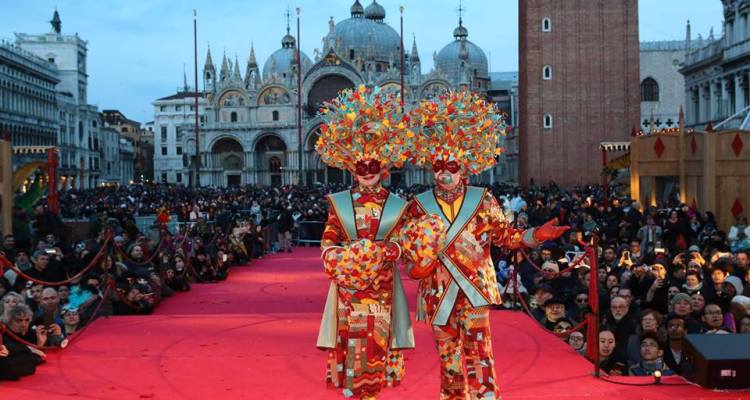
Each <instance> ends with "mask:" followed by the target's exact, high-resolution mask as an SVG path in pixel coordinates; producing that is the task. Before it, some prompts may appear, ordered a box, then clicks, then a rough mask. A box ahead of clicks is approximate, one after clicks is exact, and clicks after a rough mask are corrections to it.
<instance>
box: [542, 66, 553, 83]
mask: <svg viewBox="0 0 750 400" xmlns="http://www.w3.org/2000/svg"><path fill="white" fill-rule="evenodd" d="M542 79H544V80H545V81H548V80H551V79H552V66H551V65H545V66H544V67H543V68H542Z"/></svg>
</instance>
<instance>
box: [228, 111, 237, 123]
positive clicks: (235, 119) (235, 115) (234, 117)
mask: <svg viewBox="0 0 750 400" xmlns="http://www.w3.org/2000/svg"><path fill="white" fill-rule="evenodd" d="M229 120H230V121H231V122H237V113H236V112H234V111H232V113H231V114H229Z"/></svg>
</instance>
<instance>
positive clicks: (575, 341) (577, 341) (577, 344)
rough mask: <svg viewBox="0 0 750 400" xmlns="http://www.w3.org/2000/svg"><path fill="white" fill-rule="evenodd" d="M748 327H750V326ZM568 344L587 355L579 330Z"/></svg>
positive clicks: (584, 342) (573, 334)
mask: <svg viewBox="0 0 750 400" xmlns="http://www.w3.org/2000/svg"><path fill="white" fill-rule="evenodd" d="M748 328H749V329H750V327H748ZM568 344H569V345H570V347H572V348H573V350H575V351H576V352H578V354H580V355H582V356H585V355H586V340H585V339H584V337H583V333H581V332H578V331H573V332H570V335H568Z"/></svg>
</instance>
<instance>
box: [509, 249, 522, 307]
mask: <svg viewBox="0 0 750 400" xmlns="http://www.w3.org/2000/svg"><path fill="white" fill-rule="evenodd" d="M521 260H523V256H519V254H518V252H516V256H515V260H513V261H514V263H513V277H512V279H513V304H512V305H511V308H510V309H511V310H513V311H515V310H516V303H518V302H519V299H518V297H519V294H518V268H519V267H520V266H521V262H520V261H521ZM519 307H520V306H519Z"/></svg>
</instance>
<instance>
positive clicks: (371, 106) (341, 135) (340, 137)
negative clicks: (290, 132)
mask: <svg viewBox="0 0 750 400" xmlns="http://www.w3.org/2000/svg"><path fill="white" fill-rule="evenodd" d="M400 109H401V107H400V103H399V97H398V96H397V95H395V94H394V93H390V92H383V91H381V89H380V87H377V86H376V87H374V88H372V89H368V88H366V87H365V86H360V87H359V88H357V89H346V90H342V91H341V92H340V93H339V96H338V97H337V98H335V99H333V100H331V101H329V102H326V103H324V104H323V107H322V108H321V110H320V115H321V116H322V118H323V121H324V123H323V125H322V126H321V128H320V137H319V138H318V141H317V142H316V143H315V151H317V152H318V154H320V159H321V161H323V162H324V163H325V164H327V165H329V166H331V167H335V168H339V169H346V170H349V171H352V172H353V171H354V170H355V166H356V163H357V161H363V160H377V161H379V162H380V165H381V166H383V167H385V168H390V167H394V168H399V167H401V166H402V165H403V164H404V162H406V160H407V159H408V155H407V154H406V153H405V152H404V151H405V150H406V149H405V147H404V132H405V131H406V129H407V125H408V122H409V117H408V115H403V114H402V113H401V111H400Z"/></svg>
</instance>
